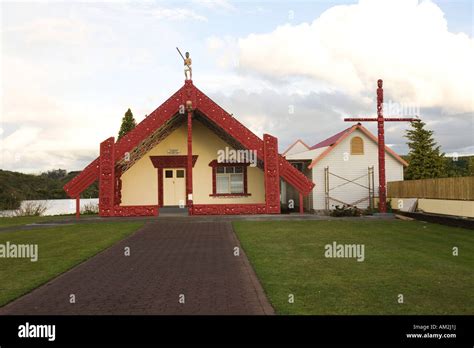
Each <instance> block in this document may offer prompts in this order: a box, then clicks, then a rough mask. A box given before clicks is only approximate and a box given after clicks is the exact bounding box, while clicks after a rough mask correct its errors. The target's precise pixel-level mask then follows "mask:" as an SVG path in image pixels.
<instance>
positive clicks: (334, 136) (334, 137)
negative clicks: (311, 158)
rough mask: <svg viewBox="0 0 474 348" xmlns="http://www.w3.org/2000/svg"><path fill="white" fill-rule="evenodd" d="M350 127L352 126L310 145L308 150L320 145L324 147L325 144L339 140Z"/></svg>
mask: <svg viewBox="0 0 474 348" xmlns="http://www.w3.org/2000/svg"><path fill="white" fill-rule="evenodd" d="M351 129H352V126H351V127H349V128H346V129H344V130H343V131H342V132H339V133H337V134H334V135H333V136H331V137H329V138H327V139H326V140H323V141H321V142H320V143H317V144H316V145H313V146H311V147H310V150H314V149H319V148H320V147H326V146H331V145H333V144H334V143H335V142H336V141H338V140H339V138H340V137H342V136H343V135H345V134H346V133H347V132H350V131H351Z"/></svg>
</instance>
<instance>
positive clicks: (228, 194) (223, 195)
mask: <svg viewBox="0 0 474 348" xmlns="http://www.w3.org/2000/svg"><path fill="white" fill-rule="evenodd" d="M244 186H245V185H244ZM251 195H252V194H251V193H245V192H243V193H211V194H210V195H209V196H210V197H247V196H251Z"/></svg>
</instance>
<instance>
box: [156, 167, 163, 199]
mask: <svg viewBox="0 0 474 348" xmlns="http://www.w3.org/2000/svg"><path fill="white" fill-rule="evenodd" d="M156 171H157V172H158V205H159V206H160V207H162V206H163V168H158V169H157V170H156Z"/></svg>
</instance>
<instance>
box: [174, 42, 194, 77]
mask: <svg viewBox="0 0 474 348" xmlns="http://www.w3.org/2000/svg"><path fill="white" fill-rule="evenodd" d="M176 49H177V50H178V53H179V55H180V56H181V58H183V62H184V79H185V80H192V79H193V69H192V68H191V64H192V60H191V57H190V56H189V52H186V53H185V55H186V58H184V56H183V55H182V54H181V51H180V50H179V48H178V47H176ZM188 75H189V77H188Z"/></svg>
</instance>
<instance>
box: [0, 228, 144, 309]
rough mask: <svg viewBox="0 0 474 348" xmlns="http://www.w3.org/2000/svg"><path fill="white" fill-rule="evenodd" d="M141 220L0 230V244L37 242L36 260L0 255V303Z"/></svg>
mask: <svg viewBox="0 0 474 348" xmlns="http://www.w3.org/2000/svg"><path fill="white" fill-rule="evenodd" d="M142 225H143V223H142V222H104V223H98V224H95V223H89V224H78V225H69V226H58V227H54V228H41V229H35V230H28V231H14V232H13V231H12V232H1V233H0V244H6V242H7V241H9V242H10V244H12V243H15V244H38V261H36V262H31V261H30V259H19V258H17V259H15V258H0V306H2V305H4V304H6V303H8V302H10V301H12V300H13V299H15V298H17V297H19V296H21V295H23V294H25V293H27V292H29V291H31V290H32V289H34V288H36V287H38V286H39V285H41V284H44V283H45V282H47V281H48V280H50V279H51V278H53V277H56V276H57V275H59V274H61V273H63V272H65V271H67V270H68V269H70V268H72V267H73V266H75V265H77V264H79V263H81V262H83V261H85V260H87V259H88V258H90V257H92V256H94V255H95V254H97V253H98V252H100V251H102V250H104V249H106V248H107V247H109V246H111V245H112V244H114V243H115V242H117V241H119V240H121V239H123V238H125V237H126V236H128V235H130V234H132V233H133V232H134V231H136V230H137V229H139V228H140V227H141V226H142Z"/></svg>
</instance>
